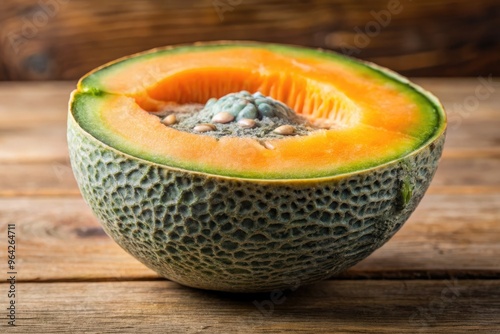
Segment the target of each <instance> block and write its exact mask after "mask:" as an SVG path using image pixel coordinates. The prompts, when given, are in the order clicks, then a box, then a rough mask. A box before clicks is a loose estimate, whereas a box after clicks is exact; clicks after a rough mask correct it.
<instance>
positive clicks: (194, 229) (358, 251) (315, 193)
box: [68, 114, 445, 292]
mask: <svg viewBox="0 0 500 334" xmlns="http://www.w3.org/2000/svg"><path fill="white" fill-rule="evenodd" d="M444 137H445V135H444V133H443V134H442V135H441V136H439V137H438V138H436V139H435V140H434V141H433V142H432V143H430V144H428V145H427V146H425V147H423V148H421V149H420V150H418V151H416V152H414V153H413V154H411V155H410V156H408V157H406V158H404V159H401V160H398V161H395V162H393V163H390V164H386V165H384V166H381V167H377V168H374V169H371V170H368V171H362V172H359V173H355V174H348V175H346V176H339V177H334V178H331V179H326V178H325V179H311V180H300V181H294V180H289V181H276V180H274V181H263V180H250V179H248V180H245V179H237V178H234V179H232V178H224V177H219V176H215V175H208V174H202V173H195V172H190V171H184V170H177V169H172V168H169V167H167V166H161V165H155V164H152V163H149V162H147V161H143V160H140V159H137V158H134V157H131V156H128V155H126V154H122V153H120V152H118V151H116V150H114V149H112V148H110V147H108V146H106V145H104V144H102V143H101V142H99V141H98V140H97V139H95V138H93V137H91V136H90V135H89V134H87V133H86V132H84V131H83V130H82V129H81V128H80V127H79V126H78V125H77V124H76V122H75V120H74V119H73V117H72V115H71V114H70V116H69V121H68V144H69V150H70V157H71V165H72V167H73V171H74V173H75V177H76V180H77V182H78V185H79V187H80V190H81V192H82V194H83V197H84V198H85V200H86V202H87V203H88V204H89V206H90V207H91V208H92V210H93V211H94V213H95V214H96V215H97V217H98V218H99V220H100V221H101V223H102V225H103V227H104V229H105V231H106V232H107V233H108V234H109V235H110V236H111V237H112V238H113V239H114V240H115V241H116V242H117V243H118V244H119V245H120V246H121V247H122V248H123V249H125V250H126V251H128V252H129V253H130V254H132V255H133V256H134V257H136V258H137V259H139V260H140V261H141V262H142V263H144V264H145V265H146V266H148V267H149V268H151V269H153V270H155V271H156V272H158V273H159V274H160V275H162V276H164V277H166V278H168V279H171V280H173V281H176V282H179V283H181V284H184V285H187V286H191V287H196V288H203V289H209V290H221V291H232V292H263V291H271V290H273V289H286V288H294V287H297V286H298V285H303V284H308V283H313V282H315V281H319V280H322V279H325V278H328V277H330V276H332V275H335V274H337V273H339V272H341V271H343V270H345V269H347V268H348V267H350V266H352V265H354V264H355V263H357V262H359V261H360V260H362V259H364V258H365V257H367V256H368V255H369V254H371V253H372V252H373V251H374V250H375V249H377V248H379V247H380V246H381V245H383V244H384V243H385V242H386V241H387V240H388V239H389V238H390V237H391V236H392V235H393V234H394V233H395V232H396V231H397V230H398V229H399V228H400V227H401V226H402V224H403V223H404V222H405V221H406V220H407V219H408V217H409V216H410V214H411V213H412V212H413V211H414V209H415V208H416V206H417V205H418V203H419V202H420V200H421V199H422V197H423V195H424V193H425V191H426V189H427V188H428V186H429V184H430V182H431V180H432V177H433V175H434V172H435V171H436V168H437V164H438V160H439V157H440V156H441V152H442V148H443V144H444Z"/></svg>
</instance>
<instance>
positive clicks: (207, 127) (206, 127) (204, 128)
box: [193, 123, 216, 132]
mask: <svg viewBox="0 0 500 334" xmlns="http://www.w3.org/2000/svg"><path fill="white" fill-rule="evenodd" d="M215 129H216V127H215V125H213V124H210V123H204V124H198V125H196V126H195V127H194V128H193V130H194V131H196V132H209V131H214V130H215Z"/></svg>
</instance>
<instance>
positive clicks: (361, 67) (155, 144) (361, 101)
mask: <svg viewBox="0 0 500 334" xmlns="http://www.w3.org/2000/svg"><path fill="white" fill-rule="evenodd" d="M172 50H173V51H170V50H168V49H167V50H163V51H158V52H153V53H147V54H143V55H139V56H137V57H133V58H128V59H125V60H122V61H119V62H117V63H114V64H111V65H108V66H106V67H104V68H101V69H98V70H97V71H95V72H92V73H91V74H89V75H88V76H86V77H84V78H83V79H82V80H81V81H80V83H79V86H78V90H77V91H76V92H75V93H74V98H73V105H72V109H73V115H74V117H75V119H76V120H77V121H78V123H79V124H80V126H82V127H84V128H85V130H86V131H87V132H89V133H90V134H91V135H93V136H95V137H96V138H98V139H99V140H101V141H102V142H103V143H105V144H107V145H110V146H112V147H114V148H116V149H118V150H120V151H122V152H125V153H128V154H131V155H134V156H137V157H140V158H144V159H146V160H150V161H153V162H156V163H159V164H166V165H170V166H173V167H179V168H185V169H191V170H194V171H199V172H206V173H214V174H219V175H226V176H237V177H249V178H276V179H282V178H283V179H286V178H311V177H325V176H332V175H338V174H342V173H347V172H351V171H354V170H360V169H366V168H370V167H373V166H376V165H379V164H382V163H385V162H388V161H391V160H393V159H396V158H399V157H402V156H404V155H405V154H408V153H410V152H411V151H413V150H415V149H417V148H418V147H419V146H421V145H422V144H423V143H425V142H426V141H427V140H429V138H430V137H431V136H432V135H433V133H435V131H436V129H437V127H438V126H439V115H438V114H437V112H436V108H435V106H434V105H433V104H432V103H431V102H430V101H429V100H427V99H426V97H425V96H424V95H422V94H420V93H419V92H418V91H416V90H414V89H412V88H411V87H409V86H408V85H407V84H406V83H403V82H399V81H397V80H395V79H393V78H391V77H390V76H388V75H386V74H384V73H382V72H380V71H378V70H377V69H373V68H371V67H369V66H367V65H365V64H362V63H357V62H354V61H352V60H350V59H347V58H344V57H341V56H338V55H331V54H324V53H321V52H317V51H309V50H307V49H299V48H291V47H281V46H266V47H265V46H259V45H251V44H249V45H229V46H228V45H221V46H219V47H217V45H212V46H199V47H186V48H185V49H182V48H181V50H179V49H172ZM241 90H247V91H250V92H251V93H253V92H256V91H260V92H261V93H263V94H264V95H268V96H271V97H272V98H274V99H277V100H280V101H282V102H284V103H285V104H287V105H288V106H290V107H291V108H292V109H294V110H295V111H296V112H297V113H299V114H302V115H304V116H306V117H307V118H309V119H311V120H312V121H316V122H318V123H319V124H333V125H334V126H333V127H332V129H330V130H319V131H315V132H312V133H311V134H310V135H308V136H294V137H284V138H283V139H272V140H268V141H267V142H268V144H270V145H268V148H266V147H264V146H263V145H262V144H261V143H259V141H258V140H255V139H251V138H237V137H223V138H221V139H219V140H216V139H215V138H213V137H210V136H206V135H200V134H191V133H187V132H182V131H178V130H175V129H173V128H170V127H167V126H165V125H163V124H161V123H160V120H159V119H158V118H157V117H156V116H154V115H151V114H150V113H149V112H150V111H156V110H160V109H161V108H162V107H163V106H164V105H165V104H166V103H170V102H177V103H193V102H196V103H205V102H206V101H207V100H208V99H209V98H211V97H221V96H223V95H226V94H228V93H231V92H238V91H241ZM269 147H273V149H269Z"/></svg>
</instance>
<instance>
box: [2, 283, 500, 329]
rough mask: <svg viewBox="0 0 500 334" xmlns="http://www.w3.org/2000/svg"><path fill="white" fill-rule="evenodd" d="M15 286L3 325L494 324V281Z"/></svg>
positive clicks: (499, 299) (498, 298)
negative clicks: (8, 320)
mask: <svg viewBox="0 0 500 334" xmlns="http://www.w3.org/2000/svg"><path fill="white" fill-rule="evenodd" d="M2 285H5V284H0V287H2ZM19 290H20V297H19V305H20V311H19V312H20V315H19V319H18V320H17V321H18V323H19V325H18V327H16V328H14V329H13V328H9V329H8V333H37V334H39V333H134V334H135V333H207V334H209V333H214V334H220V333H315V334H316V333H398V334H401V333H412V334H413V333H468V332H480V333H488V334H495V333H500V281H498V280H454V279H450V280H426V281H415V280H413V281H405V280H397V281H374V280H361V281H358V280H353V281H334V280H331V281H326V282H322V283H319V284H315V285H313V286H308V287H302V288H299V289H297V290H296V291H293V292H290V291H284V292H281V293H280V292H278V291H276V292H275V293H274V295H271V294H259V295H255V294H249V295H232V294H226V293H216V292H209V291H201V290H195V289H189V288H185V287H182V286H180V285H178V284H176V283H173V282H168V281H157V282H80V283H42V284H32V283H25V284H22V285H20V288H19ZM0 326H4V325H3V324H0ZM2 329H4V328H0V331H2Z"/></svg>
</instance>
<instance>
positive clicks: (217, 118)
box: [212, 111, 234, 124]
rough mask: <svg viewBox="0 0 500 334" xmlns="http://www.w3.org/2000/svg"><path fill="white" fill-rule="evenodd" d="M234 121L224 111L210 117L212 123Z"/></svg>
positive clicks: (231, 116) (230, 115) (232, 117)
mask: <svg viewBox="0 0 500 334" xmlns="http://www.w3.org/2000/svg"><path fill="white" fill-rule="evenodd" d="M233 120H234V116H233V115H232V114H230V113H228V112H226V111H222V112H220V113H217V114H215V116H214V117H212V122H214V123H222V124H225V123H229V122H232V121H233Z"/></svg>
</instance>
